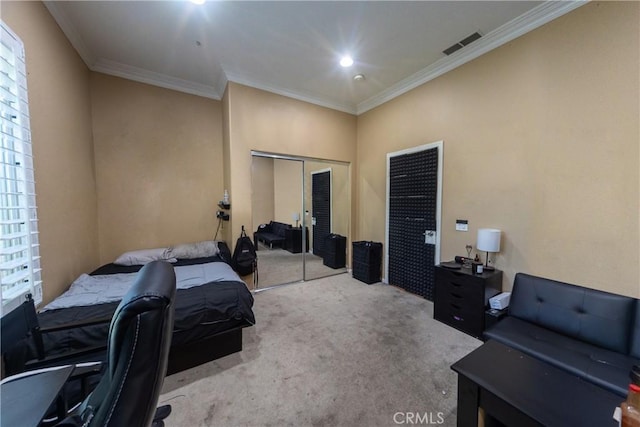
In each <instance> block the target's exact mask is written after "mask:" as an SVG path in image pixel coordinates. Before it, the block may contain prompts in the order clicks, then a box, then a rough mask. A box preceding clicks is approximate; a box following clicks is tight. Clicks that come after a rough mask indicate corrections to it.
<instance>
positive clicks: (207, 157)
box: [91, 73, 233, 263]
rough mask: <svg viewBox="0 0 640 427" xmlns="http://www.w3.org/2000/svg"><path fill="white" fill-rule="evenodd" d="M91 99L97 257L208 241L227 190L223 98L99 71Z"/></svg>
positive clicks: (93, 80)
mask: <svg viewBox="0 0 640 427" xmlns="http://www.w3.org/2000/svg"><path fill="white" fill-rule="evenodd" d="M91 99H92V115H93V133H94V144H95V162H96V176H97V188H98V207H99V210H98V218H99V230H100V260H101V262H103V263H105V262H111V261H112V260H113V259H114V258H115V257H117V256H118V255H119V254H120V253H122V252H123V251H127V250H132V249H141V248H149V247H162V246H168V245H171V244H177V243H184V242H192V241H198V240H206V239H213V236H214V234H215V231H216V226H217V221H216V217H215V212H216V210H217V203H218V201H220V200H222V196H223V193H224V185H223V129H222V105H221V103H220V102H219V101H214V100H211V99H208V98H202V97H198V96H194V95H188V94H184V93H180V92H175V91H172V90H168V89H162V88H159V87H155V86H149V85H146V84H142V83H137V82H132V81H129V80H124V79H121V78H118V77H111V76H107V75H104V74H99V73H93V74H92V76H91ZM231 202H232V203H233V193H231Z"/></svg>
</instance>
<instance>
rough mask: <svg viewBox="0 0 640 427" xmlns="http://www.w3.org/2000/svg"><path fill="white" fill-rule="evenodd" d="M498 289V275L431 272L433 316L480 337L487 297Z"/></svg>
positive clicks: (440, 268)
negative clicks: (432, 280) (433, 287)
mask: <svg viewBox="0 0 640 427" xmlns="http://www.w3.org/2000/svg"><path fill="white" fill-rule="evenodd" d="M501 287H502V272H501V271H492V272H487V273H483V274H478V275H474V274H472V273H471V270H470V269H460V270H449V269H446V268H443V267H440V266H437V267H436V269H435V295H434V306H433V317H434V318H435V319H436V320H439V321H441V322H443V323H446V324H447V325H449V326H453V327H454V328H456V329H459V330H461V331H463V332H466V333H468V334H469V335H473V336H474V337H477V338H482V333H483V331H484V312H485V307H486V305H487V300H488V297H491V296H493V295H495V294H496V293H498V292H499V291H500V289H501Z"/></svg>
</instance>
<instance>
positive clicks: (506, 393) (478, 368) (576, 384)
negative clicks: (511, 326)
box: [451, 340, 624, 427]
mask: <svg viewBox="0 0 640 427" xmlns="http://www.w3.org/2000/svg"><path fill="white" fill-rule="evenodd" d="M451 369H453V370H454V371H456V372H457V373H458V414H457V418H458V426H459V427H461V426H464V427H466V426H473V427H477V425H478V408H483V409H484V412H485V414H486V415H487V419H486V421H487V423H486V424H485V425H491V422H492V420H497V421H499V422H500V423H503V424H505V425H507V426H517V427H520V426H540V425H543V426H550V427H551V426H561V427H571V426H602V427H605V426H612V427H614V426H617V425H618V424H617V422H616V421H615V420H614V419H613V418H612V416H613V411H614V409H615V408H616V406H619V405H620V403H621V402H622V401H624V398H623V397H620V396H618V395H616V394H614V393H611V392H609V391H607V390H604V389H603V388H600V387H597V386H595V385H593V384H591V383H589V382H586V381H584V380H581V379H580V378H578V377H576V376H574V375H571V374H569V373H568V372H565V371H563V370H561V369H559V368H556V367H554V366H551V365H549V364H547V363H545V362H542V361H540V360H538V359H535V358H533V357H531V356H528V355H526V354H524V353H522V352H520V351H518V350H515V349H513V348H511V347H508V346H505V345H503V344H501V343H499V342H497V341H493V340H489V341H487V342H486V343H484V344H483V345H482V346H481V347H479V348H477V349H476V350H475V351H473V352H472V353H470V354H468V355H467V356H465V357H463V358H462V359H460V360H459V361H457V362H456V363H454V364H453V365H452V366H451Z"/></svg>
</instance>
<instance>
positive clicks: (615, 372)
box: [485, 316, 640, 397]
mask: <svg viewBox="0 0 640 427" xmlns="http://www.w3.org/2000/svg"><path fill="white" fill-rule="evenodd" d="M485 337H487V338H490V339H495V340H496V341H499V342H501V343H503V344H506V345H509V346H511V347H513V348H516V349H518V350H520V351H522V352H523V353H527V354H529V355H531V356H533V357H536V358H538V359H540V360H542V361H545V362H547V363H549V364H551V365H554V366H557V367H560V368H561V369H564V370H566V371H568V372H570V373H572V374H574V375H577V376H578V377H580V378H584V379H585V380H588V381H590V382H592V383H594V384H596V385H598V386H600V387H603V388H605V389H607V390H609V391H611V392H613V393H616V394H618V395H620V396H622V397H624V396H626V395H627V388H628V385H629V372H630V371H631V367H632V366H633V365H634V364H638V363H640V360H639V359H637V358H633V357H630V356H627V355H624V354H620V353H617V352H614V351H610V350H606V349H603V348H600V347H597V346H595V345H591V344H589V343H586V342H584V341H580V340H577V339H574V338H570V337H567V336H566V335H562V334H561V333H557V332H554V331H551V330H549V329H545V328H542V327H540V326H536V325H534V324H533V323H530V322H527V321H524V320H521V319H518V318H515V317H511V316H507V318H505V319H503V320H502V321H500V322H498V323H497V324H496V325H494V326H493V327H492V328H490V329H489V330H487V331H486V332H485Z"/></svg>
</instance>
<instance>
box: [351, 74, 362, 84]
mask: <svg viewBox="0 0 640 427" xmlns="http://www.w3.org/2000/svg"><path fill="white" fill-rule="evenodd" d="M353 80H355V81H357V82H361V81H363V80H364V74H356V75H355V76H353Z"/></svg>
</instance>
